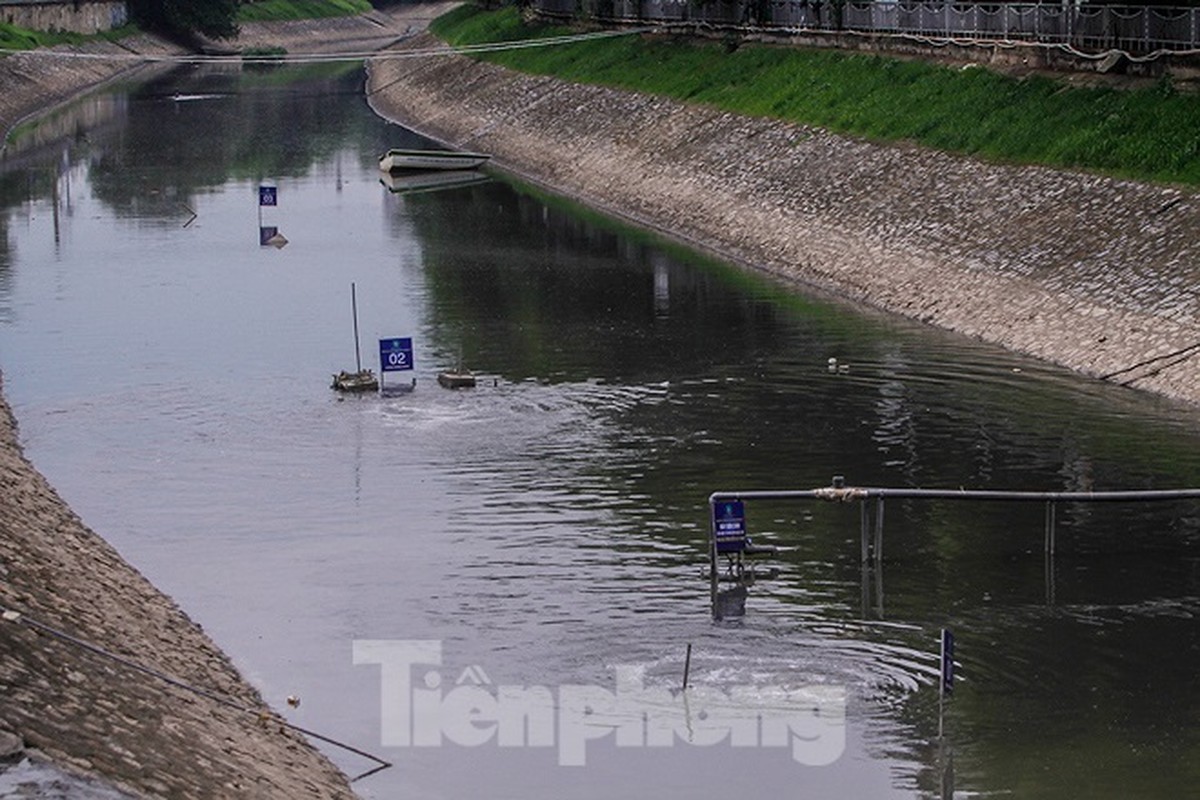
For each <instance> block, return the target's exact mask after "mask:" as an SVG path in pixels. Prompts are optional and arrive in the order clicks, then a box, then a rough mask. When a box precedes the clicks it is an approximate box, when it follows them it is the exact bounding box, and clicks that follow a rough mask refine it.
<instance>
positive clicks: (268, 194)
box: [258, 184, 279, 206]
mask: <svg viewBox="0 0 1200 800" xmlns="http://www.w3.org/2000/svg"><path fill="white" fill-rule="evenodd" d="M278 201H279V189H278V187H275V186H267V185H265V184H264V185H262V186H259V187H258V204H259V205H260V206H273V205H276V204H277V203H278Z"/></svg>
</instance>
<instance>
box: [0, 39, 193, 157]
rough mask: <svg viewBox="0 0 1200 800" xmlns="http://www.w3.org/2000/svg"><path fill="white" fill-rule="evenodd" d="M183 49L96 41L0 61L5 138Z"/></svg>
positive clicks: (0, 125)
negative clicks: (24, 123) (92, 90)
mask: <svg viewBox="0 0 1200 800" xmlns="http://www.w3.org/2000/svg"><path fill="white" fill-rule="evenodd" d="M179 52H181V51H180V49H179V48H178V47H176V46H175V45H172V44H170V43H168V42H164V41H161V40H159V39H156V38H155V37H152V36H133V37H129V38H127V39H123V40H122V41H121V42H120V43H114V42H106V41H99V40H98V41H94V42H88V43H87V44H82V45H71V46H66V45H64V46H60V47H52V48H46V49H42V50H36V51H28V52H20V53H14V54H11V55H8V56H3V57H0V137H4V138H7V136H8V133H9V131H11V130H12V128H13V127H14V126H16V125H17V124H18V123H20V122H21V121H22V120H23V119H25V118H26V117H29V116H31V115H33V114H37V113H41V112H44V111H47V110H48V109H50V108H52V107H54V106H55V105H56V104H59V103H62V102H65V101H67V100H70V99H72V98H74V97H76V96H78V95H79V93H80V92H82V91H85V90H87V89H89V88H91V87H94V86H98V85H100V84H102V83H104V82H106V81H108V80H111V79H113V78H115V77H117V76H118V75H121V74H124V73H127V72H129V71H130V70H132V69H134V68H137V67H139V66H141V65H143V64H144V63H146V62H145V61H144V60H143V59H142V58H141V57H146V58H161V57H165V56H169V55H172V54H178V53H179Z"/></svg>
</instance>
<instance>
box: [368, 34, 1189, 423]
mask: <svg viewBox="0 0 1200 800" xmlns="http://www.w3.org/2000/svg"><path fill="white" fill-rule="evenodd" d="M436 44H437V42H436V40H434V39H433V38H432V37H428V35H425V36H424V37H419V38H415V39H411V40H408V41H406V42H405V43H403V44H402V45H400V46H398V47H397V48H396V50H397V52H401V51H403V50H412V49H418V48H428V47H430V46H434V45H436ZM369 73H370V78H369V84H368V86H369V92H370V100H371V103H372V105H373V106H374V108H375V109H376V110H377V111H378V112H379V113H381V114H383V115H384V116H387V117H389V118H391V119H393V120H395V121H397V122H400V123H402V124H405V125H408V126H411V127H414V128H416V129H417V130H420V131H422V132H424V133H427V134H429V135H431V136H433V137H435V138H437V139H439V140H442V141H444V142H446V143H448V144H450V145H454V146H457V147H463V148H469V149H473V150H483V151H486V152H490V153H492V154H494V156H495V161H496V162H497V163H498V165H499V166H501V167H504V168H506V169H509V170H511V171H513V172H515V173H517V174H518V175H520V176H522V177H524V178H525V179H527V180H530V181H532V182H535V183H539V184H542V185H545V186H547V187H550V188H552V189H554V190H556V191H559V192H562V193H565V194H568V195H571V196H574V197H576V198H578V199H579V200H581V201H583V202H585V203H588V204H590V205H593V206H596V207H600V208H603V209H605V210H607V211H609V212H611V213H613V214H615V215H617V216H621V217H625V218H628V219H632V220H635V221H637V222H640V223H642V224H645V225H649V226H651V227H654V228H657V229H659V230H661V231H663V232H666V233H668V234H669V235H671V236H675V237H677V238H681V239H684V240H687V241H690V242H692V243H694V244H697V245H699V246H701V247H704V248H706V249H709V250H712V251H714V252H716V253H718V254H721V255H723V256H726V257H728V258H731V259H733V260H735V261H738V262H741V263H743V264H746V265H749V266H752V267H755V268H758V269H762V270H766V271H768V272H771V273H773V274H775V275H778V276H781V277H783V278H786V279H790V280H793V281H797V282H802V283H806V284H811V285H814V286H817V287H820V288H823V289H826V290H831V291H833V292H835V293H838V294H840V295H843V296H845V297H848V298H851V299H854V300H856V301H860V302H864V303H867V304H870V305H873V306H876V307H878V308H881V309H884V310H887V311H891V312H895V313H899V314H903V315H905V316H909V317H913V318H915V319H919V320H923V321H925V322H928V323H931V324H933V325H938V326H941V327H944V328H948V329H950V330H954V331H958V332H961V333H963V334H966V335H968V336H973V337H978V338H980V339H983V340H986V341H989V342H993V343H996V344H1000V345H1003V346H1005V347H1007V348H1010V349H1013V350H1016V351H1020V352H1023V353H1028V354H1031V355H1034V356H1037V357H1039V358H1042V359H1045V360H1047V361H1051V362H1055V363H1058V364H1061V365H1065V366H1067V367H1070V368H1072V369H1075V370H1078V371H1080V372H1083V373H1085V374H1088V375H1093V376H1101V375H1105V374H1108V373H1112V372H1116V371H1118V370H1123V369H1125V368H1127V367H1129V366H1131V365H1134V364H1137V363H1140V362H1142V361H1144V360H1146V359H1150V358H1153V357H1156V356H1161V355H1165V354H1168V353H1172V352H1174V351H1176V350H1180V349H1182V348H1187V347H1189V346H1191V345H1196V344H1200V319H1198V317H1197V311H1198V307H1197V295H1196V288H1197V286H1198V282H1197V277H1198V275H1200V202H1198V200H1197V194H1196V192H1195V191H1192V190H1182V189H1177V188H1169V187H1161V186H1153V185H1146V184H1140V183H1136V182H1130V181H1120V180H1113V179H1109V178H1101V177H1096V176H1091V175H1086V174H1078V173H1072V172H1066V171H1058V170H1050V169H1043V168H1031V167H1014V166H998V165H994V164H986V163H982V162H979V161H976V160H973V159H969V158H962V157H956V156H952V155H947V154H944V153H938V152H933V151H930V150H925V149H921V148H917V147H912V146H905V145H896V146H893V145H882V144H874V143H868V142H864V141H859V140H855V139H852V138H848V137H844V136H836V135H833V134H830V133H828V132H826V131H823V130H819V129H815V128H809V127H805V126H802V125H795V124H789V123H785V122H780V121H777V120H769V119H755V118H747V117H741V116H737V115H733V114H728V113H724V112H720V111H715V110H712V109H709V108H703V107H696V106H688V105H685V104H682V103H678V102H675V101H672V100H667V99H663V98H658V97H652V96H645V95H638V94H633V93H629V92H622V91H618V90H614V89H608V88H602V87H595V86H582V85H577V84H571V83H566V82H563V81H559V80H556V79H553V78H547V77H538V76H528V75H521V74H518V73H514V72H511V71H508V70H505V69H502V68H500V67H497V66H494V65H490V64H485V63H480V62H476V61H473V60H470V59H467V58H464V57H459V56H437V57H426V58H388V57H377V58H376V59H373V60H372V61H371V62H370V65H369ZM1163 363H1164V362H1156V363H1155V364H1154V365H1151V366H1152V367H1160V366H1163ZM1150 371H1151V369H1150V367H1147V368H1143V369H1141V370H1137V371H1134V372H1129V373H1123V374H1122V375H1121V376H1120V377H1121V378H1122V379H1130V378H1134V379H1135V380H1134V382H1133V384H1132V385H1135V386H1137V387H1139V388H1142V389H1146V390H1150V391H1153V392H1158V393H1161V394H1164V395H1168V396H1170V397H1174V398H1178V399H1182V400H1185V401H1188V402H1191V403H1196V402H1200V355H1197V356H1196V357H1193V358H1189V359H1185V360H1183V361H1182V362H1180V363H1178V364H1174V365H1173V366H1170V367H1168V368H1166V369H1163V370H1161V371H1160V372H1157V373H1156V374H1148V373H1149V372H1150Z"/></svg>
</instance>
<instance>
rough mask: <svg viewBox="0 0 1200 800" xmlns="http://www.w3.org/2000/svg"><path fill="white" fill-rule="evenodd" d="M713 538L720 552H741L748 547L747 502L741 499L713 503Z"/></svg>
mask: <svg viewBox="0 0 1200 800" xmlns="http://www.w3.org/2000/svg"><path fill="white" fill-rule="evenodd" d="M712 512H713V521H712V522H713V527H712V529H713V539H714V541H716V543H717V552H718V553H740V552H742V551H743V550H745V549H746V504H745V503H743V502H742V501H741V500H721V501H719V502H717V503H713V507H712Z"/></svg>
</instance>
